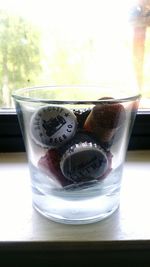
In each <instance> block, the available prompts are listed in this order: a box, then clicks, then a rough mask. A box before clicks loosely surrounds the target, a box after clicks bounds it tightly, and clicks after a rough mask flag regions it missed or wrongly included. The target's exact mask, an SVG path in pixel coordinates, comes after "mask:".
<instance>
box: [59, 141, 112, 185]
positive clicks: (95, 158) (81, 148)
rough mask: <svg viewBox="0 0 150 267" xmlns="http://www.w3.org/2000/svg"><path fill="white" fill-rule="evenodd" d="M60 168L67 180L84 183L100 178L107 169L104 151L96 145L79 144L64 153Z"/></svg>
mask: <svg viewBox="0 0 150 267" xmlns="http://www.w3.org/2000/svg"><path fill="white" fill-rule="evenodd" d="M60 168H61V171H62V173H63V175H64V176H65V177H66V178H67V179H69V180H72V181H73V182H84V181H88V180H93V179H97V178H99V177H100V176H102V175H103V174H104V173H105V172H106V170H107V168H108V158H107V155H106V153H105V151H104V150H103V149H102V148H101V147H99V146H98V145H97V144H93V143H87V142H84V143H79V144H75V145H73V146H71V147H70V148H69V149H68V150H67V151H66V152H65V153H64V155H63V156H62V158H61V161H60Z"/></svg>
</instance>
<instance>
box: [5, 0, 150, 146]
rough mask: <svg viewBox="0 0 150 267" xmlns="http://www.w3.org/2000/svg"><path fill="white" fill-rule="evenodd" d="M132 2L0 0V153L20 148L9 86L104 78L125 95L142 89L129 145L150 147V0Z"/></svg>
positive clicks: (105, 81)
mask: <svg viewBox="0 0 150 267" xmlns="http://www.w3.org/2000/svg"><path fill="white" fill-rule="evenodd" d="M134 4H135V1H133V0H132V1H131V0H130V1H129V0H128V1H120V0H117V1H115V2H113V1H109V0H106V1H100V0H92V1H91V0H88V1H85V0H82V1H81V0H76V1H74V0H70V1H69V0H64V1H61V0H49V1H48V0H43V1H41V0H40V1H38V2H37V1H35V0H26V1H21V2H20V1H19V0H14V1H13V3H12V1H11V0H5V1H4V3H3V2H2V3H0V151H20V150H24V145H23V141H22V137H21V132H20V128H19V125H18V121H17V117H16V113H15V111H14V109H13V101H12V99H11V92H12V91H13V90H15V89H16V88H20V87H28V86H34V85H45V84H52V85H54V84H88V85H91V84H95V83H96V85H97V84H99V82H100V84H105V83H108V80H109V83H110V86H112V88H118V87H119V86H120V84H121V85H122V84H123V85H124V87H123V88H122V87H121V90H127V91H128V93H129V92H130V91H131V89H130V88H132V93H134V88H135V91H136V90H137V87H138V89H139V90H140V92H141V93H142V100H141V104H140V105H141V106H140V110H139V113H138V115H137V118H136V121H135V127H134V129H133V133H132V138H131V142H130V145H129V148H132V149H136V148H143V149H146V148H149V147H150V125H149V124H150V113H149V109H150V90H149V87H150V75H149V69H150V60H149V54H150V45H149V43H150V42H149V40H150V3H149V1H148V0H147V1H140V0H138V2H136V4H135V5H134ZM129 10H130V17H129V19H130V20H129V21H130V23H129V24H128V26H127V14H128V15H129ZM135 73H136V75H135ZM108 78H109V79H108ZM136 86H137V87H136ZM119 88H120V87H119ZM113 90H114V89H113Z"/></svg>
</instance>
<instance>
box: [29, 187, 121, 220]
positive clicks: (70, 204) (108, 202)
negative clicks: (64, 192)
mask: <svg viewBox="0 0 150 267" xmlns="http://www.w3.org/2000/svg"><path fill="white" fill-rule="evenodd" d="M119 197H120V196H119V193H116V192H115V194H111V195H110V194H109V195H102V196H97V197H92V198H87V199H84V200H82V199H81V200H76V199H72V200H71V199H65V200H64V199H63V198H61V197H58V196H54V195H52V196H51V195H43V194H41V192H39V194H37V192H36V194H35V192H34V194H33V206H34V208H35V209H36V210H37V211H38V212H39V213H41V214H42V215H44V216H45V217H47V218H49V219H50V220H52V221H55V222H58V223H63V224H74V225H77V224H89V223H94V222H98V221H101V220H103V219H105V218H106V217H108V216H110V215H111V214H112V213H113V212H114V211H115V210H116V209H117V208H118V206H119V200H120V198H119Z"/></svg>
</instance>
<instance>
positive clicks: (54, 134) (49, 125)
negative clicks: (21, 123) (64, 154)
mask: <svg viewBox="0 0 150 267" xmlns="http://www.w3.org/2000/svg"><path fill="white" fill-rule="evenodd" d="M76 128H77V120H76V116H75V115H74V113H73V112H71V111H70V110H68V109H66V108H64V107H60V106H45V107H42V108H40V109H38V110H37V112H35V114H34V115H33V116H32V119H31V122H30V132H31V137H32V139H33V140H34V141H35V142H36V144H38V145H40V146H42V147H59V146H61V145H63V144H64V143H66V142H67V141H68V140H69V139H71V138H72V137H73V136H74V134H75V132H76Z"/></svg>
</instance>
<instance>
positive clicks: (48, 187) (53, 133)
mask: <svg viewBox="0 0 150 267" xmlns="http://www.w3.org/2000/svg"><path fill="white" fill-rule="evenodd" d="M13 98H14V102H15V106H16V111H17V115H18V119H19V123H20V127H21V130H22V135H23V138H24V143H25V148H26V153H27V158H28V166H29V170H30V176H31V187H32V199H33V206H34V208H35V209H36V210H37V211H38V212H40V213H41V214H43V215H44V216H46V217H48V218H49V219H50V220H53V221H57V222H60V223H65V224H87V223H93V222H96V221H100V220H102V219H104V218H106V217H108V216H110V215H111V214H112V213H113V212H114V211H115V210H116V209H117V208H118V206H119V202H120V189H121V181H122V173H123V167H124V162H125V157H126V152H127V148H128V143H129V139H130V135H131V131H132V127H133V123H134V119H135V116H136V113H137V109H138V104H139V100H140V95H130V96H125V95H124V96H118V97H116V95H115V94H114V93H112V90H110V88H105V87H102V86H101V87H100V86H93V87H92V86H91V87H88V86H72V85H71V86H69V85H68V86H41V87H40V86H39V87H32V88H23V89H18V90H16V91H15V92H14V93H13Z"/></svg>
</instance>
